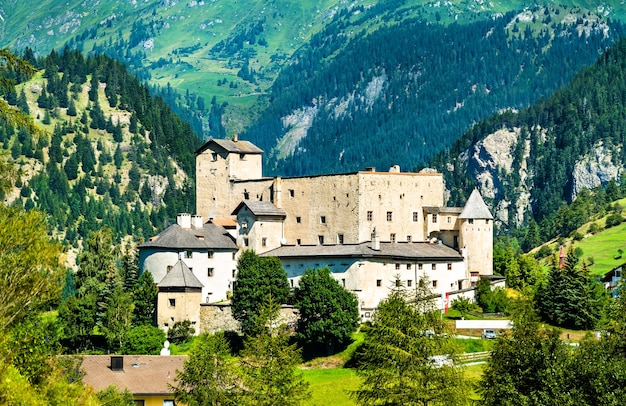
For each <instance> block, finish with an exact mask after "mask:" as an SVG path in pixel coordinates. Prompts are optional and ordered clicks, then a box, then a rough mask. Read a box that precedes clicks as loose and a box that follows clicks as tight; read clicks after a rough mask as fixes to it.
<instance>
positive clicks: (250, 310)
mask: <svg viewBox="0 0 626 406" xmlns="http://www.w3.org/2000/svg"><path fill="white" fill-rule="evenodd" d="M288 295H289V282H288V281H287V273H286V272H285V270H284V269H283V267H282V265H281V263H280V260H279V259H278V258H276V257H260V256H258V255H257V254H256V253H255V252H254V251H251V250H247V251H244V252H243V253H242V254H241V256H240V257H239V261H238V263H237V281H236V282H235V287H234V289H233V299H232V309H233V316H234V317H235V319H236V320H238V321H239V322H240V323H241V329H242V331H243V333H244V334H250V333H253V332H254V329H255V327H256V326H258V325H259V321H258V320H257V319H258V317H259V311H260V308H261V305H262V304H263V303H264V302H266V301H267V300H268V299H269V298H270V297H271V298H272V300H273V301H274V302H275V303H286V302H287V297H288Z"/></svg>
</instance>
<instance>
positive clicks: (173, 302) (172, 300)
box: [169, 299, 176, 307]
mask: <svg viewBox="0 0 626 406" xmlns="http://www.w3.org/2000/svg"><path fill="white" fill-rule="evenodd" d="M169 302H170V307H176V299H170V300H169Z"/></svg>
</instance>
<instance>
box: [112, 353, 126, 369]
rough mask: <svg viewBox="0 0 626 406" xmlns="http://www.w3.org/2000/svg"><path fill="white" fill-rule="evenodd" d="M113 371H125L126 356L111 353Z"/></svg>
mask: <svg viewBox="0 0 626 406" xmlns="http://www.w3.org/2000/svg"><path fill="white" fill-rule="evenodd" d="M111 371H116V372H123V371H124V357H123V356H120V355H111Z"/></svg>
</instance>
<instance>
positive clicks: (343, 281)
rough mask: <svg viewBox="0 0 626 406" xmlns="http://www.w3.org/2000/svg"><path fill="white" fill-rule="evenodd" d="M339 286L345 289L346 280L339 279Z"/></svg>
mask: <svg viewBox="0 0 626 406" xmlns="http://www.w3.org/2000/svg"><path fill="white" fill-rule="evenodd" d="M341 285H342V286H343V287H344V288H345V287H346V280H345V278H341Z"/></svg>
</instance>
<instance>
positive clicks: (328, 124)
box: [243, 7, 624, 175]
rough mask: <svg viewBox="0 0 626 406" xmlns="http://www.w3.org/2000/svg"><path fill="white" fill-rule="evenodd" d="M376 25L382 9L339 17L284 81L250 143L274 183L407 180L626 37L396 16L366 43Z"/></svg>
mask: <svg viewBox="0 0 626 406" xmlns="http://www.w3.org/2000/svg"><path fill="white" fill-rule="evenodd" d="M369 13H372V14H377V9H376V7H373V8H371V9H369V10H364V11H363V13H361V14H362V15H357V16H355V15H353V14H349V13H343V14H339V15H337V16H336V17H335V22H334V23H331V24H329V25H327V27H326V28H325V29H324V30H323V31H322V32H320V33H319V34H316V35H315V36H313V38H312V40H311V42H310V44H309V45H307V46H305V47H303V48H302V49H301V50H299V51H298V52H297V53H296V54H295V55H294V58H293V60H294V63H292V64H291V65H289V66H288V67H285V68H284V69H283V70H282V72H281V74H280V75H279V76H278V78H277V79H276V81H275V83H274V85H273V87H272V89H271V94H270V98H269V101H268V105H267V109H266V110H264V111H263V114H262V115H261V118H260V119H259V120H258V121H257V122H256V123H255V124H254V125H252V126H251V127H250V129H249V130H248V131H247V132H246V133H245V134H244V135H243V136H244V137H245V138H249V139H251V140H252V141H254V142H256V143H257V144H258V145H260V146H261V147H262V148H263V149H264V150H266V151H269V152H271V153H270V154H268V155H267V161H266V167H267V168H268V169H269V170H270V171H273V172H275V173H277V174H289V175H302V174H311V173H321V172H346V171H354V170H358V169H362V168H364V167H365V166H375V167H377V168H379V169H381V170H386V169H387V168H388V167H389V166H391V165H393V164H399V165H400V166H401V167H402V168H404V169H407V170H410V169H412V168H414V167H417V166H419V165H421V164H422V163H424V162H426V161H427V160H428V159H429V158H430V157H431V156H432V155H434V154H435V153H438V152H439V151H441V150H442V149H446V148H448V147H449V146H450V145H451V144H452V143H453V142H454V141H455V140H456V139H457V138H458V136H459V134H462V133H463V132H464V131H466V129H467V128H468V127H469V126H470V125H471V124H472V123H474V122H477V121H479V120H480V119H482V118H484V117H487V116H489V115H491V114H493V113H495V112H497V111H501V110H504V109H508V108H515V109H519V108H523V107H525V106H528V105H529V104H531V103H534V102H536V101H537V100H538V99H540V98H541V97H547V96H549V95H550V94H551V93H552V92H553V91H554V90H556V89H557V88H559V87H561V86H564V85H565V84H566V83H567V82H568V80H569V79H570V78H571V77H572V76H573V75H574V73H575V72H576V71H577V70H579V69H580V68H582V67H583V66H586V65H588V64H591V63H593V62H594V61H595V60H596V59H597V56H598V54H599V52H601V51H602V50H603V49H604V48H606V47H607V46H610V45H611V44H613V43H614V42H615V41H617V40H618V39H619V38H620V37H621V36H622V35H623V33H624V27H623V26H622V25H621V24H615V23H611V22H608V21H606V20H604V19H603V18H600V17H598V16H597V15H593V14H588V13H581V11H580V10H573V9H561V8H559V9H554V8H549V9H546V8H536V9H533V10H527V11H524V12H521V13H508V14H505V15H503V16H500V17H498V18H495V19H493V20H480V21H476V22H473V23H469V24H450V25H447V26H443V25H438V24H430V23H428V22H425V21H424V20H422V19H420V18H417V19H402V15H401V14H400V15H399V16H398V12H397V11H395V10H394V11H389V12H388V13H387V14H384V15H385V16H386V17H385V18H382V21H381V25H380V28H379V29H377V30H375V31H373V32H367V31H366V30H362V31H358V30H357V28H356V27H358V25H359V23H358V19H359V18H365V19H367V18H368V14H369ZM396 17H397V18H398V19H400V20H401V22H398V21H397V20H396Z"/></svg>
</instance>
